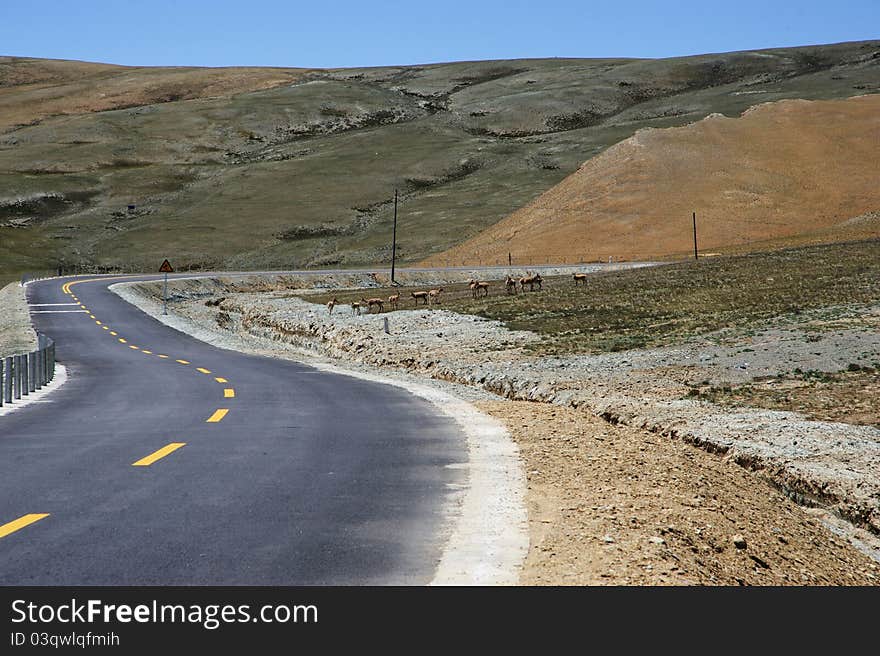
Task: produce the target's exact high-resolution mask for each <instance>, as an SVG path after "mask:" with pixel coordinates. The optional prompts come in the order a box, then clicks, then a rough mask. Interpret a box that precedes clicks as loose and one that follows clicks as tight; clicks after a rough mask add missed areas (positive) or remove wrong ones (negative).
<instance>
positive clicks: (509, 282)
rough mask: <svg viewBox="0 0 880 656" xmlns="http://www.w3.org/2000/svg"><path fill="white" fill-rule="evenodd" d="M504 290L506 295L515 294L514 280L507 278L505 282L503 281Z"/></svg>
mask: <svg viewBox="0 0 880 656" xmlns="http://www.w3.org/2000/svg"><path fill="white" fill-rule="evenodd" d="M504 288H505V289H506V290H507V293H508V294H510V293H513V294H516V278H512V277H511V276H507V280H505V281H504Z"/></svg>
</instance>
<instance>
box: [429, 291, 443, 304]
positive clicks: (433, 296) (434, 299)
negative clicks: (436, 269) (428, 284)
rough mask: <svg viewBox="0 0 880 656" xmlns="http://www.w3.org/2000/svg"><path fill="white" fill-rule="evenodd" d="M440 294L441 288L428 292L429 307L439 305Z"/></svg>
mask: <svg viewBox="0 0 880 656" xmlns="http://www.w3.org/2000/svg"><path fill="white" fill-rule="evenodd" d="M442 293H443V288H442V287H438V288H437V289H430V290H428V300H429V301H430V304H431V305H434V304H435V303H437V304H439V303H440V294H442Z"/></svg>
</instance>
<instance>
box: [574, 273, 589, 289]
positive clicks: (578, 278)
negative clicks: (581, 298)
mask: <svg viewBox="0 0 880 656" xmlns="http://www.w3.org/2000/svg"><path fill="white" fill-rule="evenodd" d="M579 282H582V283H584V286H585V287H586V285H587V274H586V273H576V274H574V286H575V287H577V286H578V283H579Z"/></svg>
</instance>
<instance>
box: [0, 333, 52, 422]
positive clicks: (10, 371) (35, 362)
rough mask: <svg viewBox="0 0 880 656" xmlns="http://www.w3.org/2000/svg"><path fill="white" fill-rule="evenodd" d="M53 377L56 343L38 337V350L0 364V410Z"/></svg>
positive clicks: (0, 361)
mask: <svg viewBox="0 0 880 656" xmlns="http://www.w3.org/2000/svg"><path fill="white" fill-rule="evenodd" d="M54 377H55V341H54V340H53V339H52V338H50V337H46V335H43V334H42V333H37V350H35V351H31V352H30V353H22V354H20V355H10V356H9V357H6V358H3V359H2V360H0V406H2V405H3V404H4V403H12V402H13V401H14V400H19V399H21V397H23V396H28V395H29V394H30V393H31V392H36V391H37V390H38V389H42V387H43V385H48V384H49V382H50V381H51V380H52V379H53V378H54Z"/></svg>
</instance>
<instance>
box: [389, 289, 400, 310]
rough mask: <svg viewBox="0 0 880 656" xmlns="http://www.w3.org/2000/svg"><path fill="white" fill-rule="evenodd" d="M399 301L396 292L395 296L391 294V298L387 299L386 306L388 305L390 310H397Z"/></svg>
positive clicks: (398, 294) (398, 295)
mask: <svg viewBox="0 0 880 656" xmlns="http://www.w3.org/2000/svg"><path fill="white" fill-rule="evenodd" d="M399 300H400V292H398V293H396V294H392V295H391V296H389V297H388V305H390V306H391V308H392V309H394V310H396V309H397V301H399Z"/></svg>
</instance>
